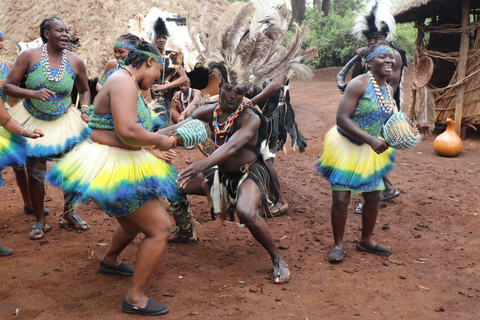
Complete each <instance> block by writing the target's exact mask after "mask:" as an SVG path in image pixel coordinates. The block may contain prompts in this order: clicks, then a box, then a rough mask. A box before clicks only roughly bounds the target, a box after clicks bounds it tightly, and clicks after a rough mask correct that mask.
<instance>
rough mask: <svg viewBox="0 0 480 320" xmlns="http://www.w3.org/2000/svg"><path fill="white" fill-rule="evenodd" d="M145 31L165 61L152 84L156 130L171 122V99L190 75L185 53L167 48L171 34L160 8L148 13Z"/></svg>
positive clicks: (152, 107)
mask: <svg viewBox="0 0 480 320" xmlns="http://www.w3.org/2000/svg"><path fill="white" fill-rule="evenodd" d="M145 31H146V33H147V35H148V36H149V37H150V41H151V42H152V43H153V44H154V45H155V46H156V47H157V48H158V50H160V53H161V54H162V57H163V59H164V61H165V67H164V68H163V70H162V73H161V74H160V75H159V80H158V81H157V82H156V83H155V84H154V85H153V86H152V89H151V91H152V102H151V103H149V106H150V108H151V110H152V111H153V115H154V130H158V129H160V128H162V127H166V126H168V125H170V124H171V116H170V101H171V100H172V98H173V94H174V89H175V88H177V87H179V86H180V85H182V84H184V83H186V82H187V80H188V77H187V74H186V72H185V69H184V68H183V54H182V53H181V52H177V51H173V50H167V49H166V44H167V40H168V37H169V36H170V34H169V32H168V29H167V26H166V24H165V20H164V18H163V17H162V11H161V10H160V9H158V8H153V9H152V10H150V12H149V13H148V14H147V15H146V17H145Z"/></svg>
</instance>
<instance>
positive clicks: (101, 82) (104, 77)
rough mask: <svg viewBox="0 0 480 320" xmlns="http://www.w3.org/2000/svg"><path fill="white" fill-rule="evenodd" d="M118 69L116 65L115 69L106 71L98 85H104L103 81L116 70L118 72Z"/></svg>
mask: <svg viewBox="0 0 480 320" xmlns="http://www.w3.org/2000/svg"><path fill="white" fill-rule="evenodd" d="M119 69H120V68H119V67H118V65H117V66H116V67H115V68H113V69H110V70H108V71H107V73H105V75H104V76H103V78H102V79H100V81H99V83H100V84H104V83H105V81H107V79H108V78H109V77H110V76H111V75H112V74H113V73H114V72H115V71H117V70H119Z"/></svg>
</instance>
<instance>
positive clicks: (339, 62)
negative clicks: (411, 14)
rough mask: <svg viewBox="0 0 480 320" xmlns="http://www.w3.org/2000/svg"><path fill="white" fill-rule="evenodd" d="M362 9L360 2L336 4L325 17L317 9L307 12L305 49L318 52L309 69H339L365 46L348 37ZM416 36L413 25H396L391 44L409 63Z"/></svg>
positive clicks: (346, 0) (352, 1)
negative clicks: (398, 49) (308, 29)
mask: <svg viewBox="0 0 480 320" xmlns="http://www.w3.org/2000/svg"><path fill="white" fill-rule="evenodd" d="M332 2H333V1H332ZM363 5H364V3H363V1H361V0H343V1H339V0H337V1H335V3H332V11H331V12H330V14H329V15H328V16H326V17H325V16H324V14H323V12H319V11H318V9H317V8H316V7H313V8H307V10H306V19H305V22H304V23H306V24H307V25H308V26H309V28H310V34H309V36H308V39H307V40H306V41H305V42H304V46H305V47H312V46H315V47H317V49H318V57H317V58H315V59H314V60H313V61H311V62H310V63H309V66H310V67H313V68H329V67H342V66H344V65H345V64H346V63H347V62H348V61H349V60H350V59H351V58H353V56H354V55H355V51H356V50H357V49H358V48H360V47H363V46H365V45H366V39H364V40H362V41H358V40H356V39H355V38H354V37H353V36H352V35H351V30H352V27H353V22H354V20H355V18H356V17H357V16H358V13H359V12H360V11H361V9H362V8H363ZM416 35H417V30H416V29H415V28H414V26H413V24H397V37H396V39H395V41H394V43H395V45H396V46H398V47H399V48H402V49H404V50H405V51H406V52H407V57H408V59H409V60H411V59H413V55H414V50H415V39H416Z"/></svg>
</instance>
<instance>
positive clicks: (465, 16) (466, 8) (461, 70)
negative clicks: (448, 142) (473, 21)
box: [455, 0, 470, 138]
mask: <svg viewBox="0 0 480 320" xmlns="http://www.w3.org/2000/svg"><path fill="white" fill-rule="evenodd" d="M469 24H470V0H463V2H462V28H463V32H462V39H461V40H460V52H459V55H460V60H459V63H458V78H457V81H463V80H464V79H465V75H466V70H467V59H468V29H467V27H468V25H469ZM464 100H465V83H462V84H461V85H459V86H458V91H457V100H456V104H455V132H456V133H457V134H458V135H459V136H461V131H462V119H463V102H464ZM462 138H464V137H462Z"/></svg>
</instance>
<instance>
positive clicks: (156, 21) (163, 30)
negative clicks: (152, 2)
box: [145, 8, 170, 43]
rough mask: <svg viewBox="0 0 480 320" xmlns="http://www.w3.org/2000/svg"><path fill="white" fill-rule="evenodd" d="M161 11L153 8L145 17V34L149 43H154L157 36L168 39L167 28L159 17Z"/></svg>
mask: <svg viewBox="0 0 480 320" xmlns="http://www.w3.org/2000/svg"><path fill="white" fill-rule="evenodd" d="M161 13H162V11H161V10H160V9H158V8H153V9H152V10H150V12H149V13H148V14H147V15H146V16H145V32H146V33H147V35H148V37H149V38H150V42H152V43H155V39H157V37H159V36H165V37H169V36H170V34H169V33H168V29H167V26H166V25H165V21H164V20H163V18H162V16H161Z"/></svg>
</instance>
